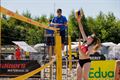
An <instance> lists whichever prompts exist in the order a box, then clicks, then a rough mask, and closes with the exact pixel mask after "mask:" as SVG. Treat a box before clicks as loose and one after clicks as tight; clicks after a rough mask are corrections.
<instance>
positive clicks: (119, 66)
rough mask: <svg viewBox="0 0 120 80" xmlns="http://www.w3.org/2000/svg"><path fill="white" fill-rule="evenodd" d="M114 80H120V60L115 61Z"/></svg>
mask: <svg viewBox="0 0 120 80" xmlns="http://www.w3.org/2000/svg"><path fill="white" fill-rule="evenodd" d="M115 80H120V60H118V61H116V70H115Z"/></svg>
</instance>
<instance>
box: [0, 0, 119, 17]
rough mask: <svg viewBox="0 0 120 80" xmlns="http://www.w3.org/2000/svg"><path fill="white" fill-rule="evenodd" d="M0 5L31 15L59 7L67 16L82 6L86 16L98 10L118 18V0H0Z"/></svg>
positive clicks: (34, 15)
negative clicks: (110, 13) (111, 13)
mask: <svg viewBox="0 0 120 80" xmlns="http://www.w3.org/2000/svg"><path fill="white" fill-rule="evenodd" d="M0 1H1V5H2V6H3V7H5V8H7V9H9V10H11V11H13V12H16V11H18V12H19V13H20V14H21V13H23V12H25V11H26V10H28V11H30V13H31V14H32V17H36V16H41V15H47V16H49V15H50V14H55V10H56V9H58V8H61V9H62V10H63V15H64V16H66V17H67V18H68V16H69V15H70V13H71V11H72V10H78V9H80V8H82V9H83V10H84V13H85V15H86V16H91V17H94V18H95V17H96V16H97V15H98V14H99V12H100V11H102V12H103V13H105V14H107V13H108V12H113V13H114V15H115V16H116V17H117V19H120V0H0Z"/></svg>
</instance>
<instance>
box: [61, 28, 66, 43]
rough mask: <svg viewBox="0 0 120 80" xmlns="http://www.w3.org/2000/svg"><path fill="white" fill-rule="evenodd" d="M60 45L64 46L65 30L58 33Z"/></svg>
mask: <svg viewBox="0 0 120 80" xmlns="http://www.w3.org/2000/svg"><path fill="white" fill-rule="evenodd" d="M60 36H61V41H62V44H65V30H62V31H60Z"/></svg>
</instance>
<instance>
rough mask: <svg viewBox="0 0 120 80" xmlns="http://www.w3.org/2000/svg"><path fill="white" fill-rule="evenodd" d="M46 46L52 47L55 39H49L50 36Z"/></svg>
mask: <svg viewBox="0 0 120 80" xmlns="http://www.w3.org/2000/svg"><path fill="white" fill-rule="evenodd" d="M46 44H47V46H54V45H55V38H54V37H51V36H50V37H47V40H46Z"/></svg>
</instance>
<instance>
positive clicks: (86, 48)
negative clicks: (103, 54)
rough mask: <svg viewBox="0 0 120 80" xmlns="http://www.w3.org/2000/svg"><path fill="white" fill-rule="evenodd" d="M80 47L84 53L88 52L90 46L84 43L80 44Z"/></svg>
mask: <svg viewBox="0 0 120 80" xmlns="http://www.w3.org/2000/svg"><path fill="white" fill-rule="evenodd" d="M80 49H81V51H82V53H84V54H86V52H87V51H88V46H87V45H85V44H83V45H81V46H80Z"/></svg>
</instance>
